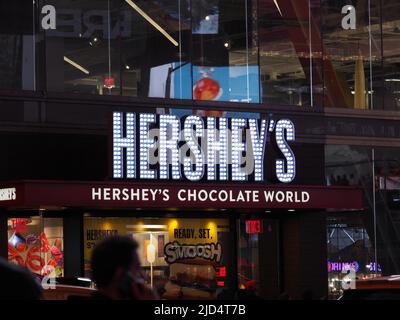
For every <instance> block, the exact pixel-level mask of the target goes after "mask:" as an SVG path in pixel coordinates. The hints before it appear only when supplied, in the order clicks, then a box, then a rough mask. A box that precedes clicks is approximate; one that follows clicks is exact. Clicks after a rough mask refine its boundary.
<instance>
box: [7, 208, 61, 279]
mask: <svg viewBox="0 0 400 320" xmlns="http://www.w3.org/2000/svg"><path fill="white" fill-rule="evenodd" d="M63 246H64V244H63V221H62V218H47V217H46V218H44V217H39V216H32V217H14V218H9V219H8V260H9V261H10V262H12V263H15V264H18V265H20V266H23V267H26V268H27V269H29V270H30V271H31V272H33V273H34V274H37V275H39V276H45V275H48V276H54V277H62V276H63V275H64V256H63V251H64V248H63Z"/></svg>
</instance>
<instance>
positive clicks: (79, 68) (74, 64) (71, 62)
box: [64, 56, 90, 74]
mask: <svg viewBox="0 0 400 320" xmlns="http://www.w3.org/2000/svg"><path fill="white" fill-rule="evenodd" d="M64 61H65V62H67V63H69V64H70V65H71V66H73V67H75V68H77V69H78V70H80V71H82V72H83V73H85V74H89V73H90V72H89V70H87V69H85V68H84V67H82V66H81V65H80V64H77V63H76V62H75V61H72V60H71V59H69V58H67V57H66V56H64Z"/></svg>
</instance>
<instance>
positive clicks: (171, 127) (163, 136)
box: [159, 114, 181, 180]
mask: <svg viewBox="0 0 400 320" xmlns="http://www.w3.org/2000/svg"><path fill="white" fill-rule="evenodd" d="M159 135H160V145H159V164H160V179H169V167H170V164H171V175H172V179H174V180H178V179H180V178H181V170H180V163H179V147H178V143H179V140H180V122H179V119H178V117H177V116H175V115H164V114H163V115H161V116H160V134H159ZM168 153H170V154H171V159H170V160H171V161H169V158H168Z"/></svg>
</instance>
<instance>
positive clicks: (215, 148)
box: [207, 117, 228, 180]
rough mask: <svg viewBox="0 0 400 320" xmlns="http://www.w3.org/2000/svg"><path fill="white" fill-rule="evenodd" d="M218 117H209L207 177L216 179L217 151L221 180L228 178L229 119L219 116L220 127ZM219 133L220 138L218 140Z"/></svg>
mask: <svg viewBox="0 0 400 320" xmlns="http://www.w3.org/2000/svg"><path fill="white" fill-rule="evenodd" d="M216 122H217V121H216V118H215V117H208V118H207V178H208V180H216V179H217V177H216V167H217V153H218V154H219V180H228V121H227V119H226V118H219V129H218V130H217V128H216ZM217 133H219V140H217V137H216V136H217Z"/></svg>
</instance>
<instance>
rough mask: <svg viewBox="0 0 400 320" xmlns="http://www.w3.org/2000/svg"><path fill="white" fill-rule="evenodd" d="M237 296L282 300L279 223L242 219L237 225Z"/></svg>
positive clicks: (269, 220) (267, 220) (257, 219)
mask: <svg viewBox="0 0 400 320" xmlns="http://www.w3.org/2000/svg"><path fill="white" fill-rule="evenodd" d="M238 231H239V232H238V296H239V298H244V299H246V298H250V299H252V298H257V297H258V298H266V299H276V298H277V297H278V296H279V293H280V292H279V286H280V284H279V253H278V252H279V249H278V223H277V221H275V220H271V219H260V218H249V217H243V218H242V219H240V220H239V221H238Z"/></svg>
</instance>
